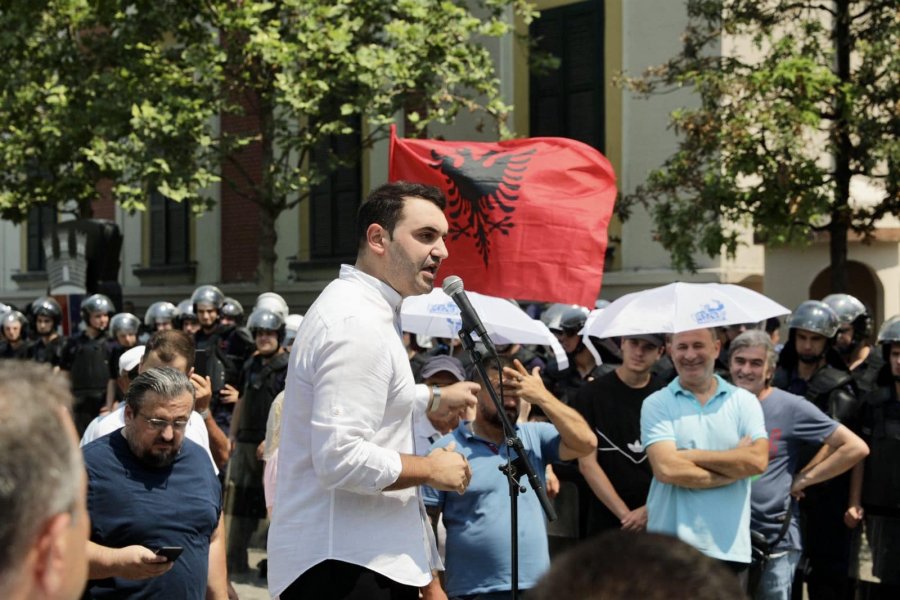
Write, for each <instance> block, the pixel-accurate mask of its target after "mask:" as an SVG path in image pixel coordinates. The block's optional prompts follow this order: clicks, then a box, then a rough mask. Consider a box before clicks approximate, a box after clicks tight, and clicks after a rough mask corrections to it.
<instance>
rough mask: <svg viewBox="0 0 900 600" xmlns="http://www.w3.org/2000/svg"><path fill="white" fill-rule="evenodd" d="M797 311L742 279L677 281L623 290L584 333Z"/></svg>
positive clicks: (660, 329)
mask: <svg viewBox="0 0 900 600" xmlns="http://www.w3.org/2000/svg"><path fill="white" fill-rule="evenodd" d="M790 312H791V311H790V310H788V309H787V308H785V307H784V306H782V305H780V304H778V303H777V302H774V301H773V300H770V299H769V298H767V297H766V296H763V295H762V294H760V293H758V292H754V291H753V290H751V289H748V288H745V287H741V286H739V285H731V284H726V283H683V282H676V283H670V284H669V285H664V286H662V287H658V288H653V289H649V290H644V291H641V292H635V293H633V294H627V295H625V296H622V297H621V298H619V299H618V300H615V301H614V302H613V303H612V304H610V305H609V306H607V307H606V308H605V309H603V310H602V311H601V312H599V313H598V314H595V315H592V316H593V317H594V318H592V319H590V318H589V319H588V321H587V322H586V323H585V327H584V329H583V330H582V333H583V334H587V335H593V336H596V337H600V338H604V337H614V336H627V335H639V334H642V333H678V332H681V331H690V330H692V329H700V328H703V327H724V326H726V325H738V324H741V323H758V322H759V321H763V320H765V319H768V318H770V317H777V316H779V315H786V314H788V313H790Z"/></svg>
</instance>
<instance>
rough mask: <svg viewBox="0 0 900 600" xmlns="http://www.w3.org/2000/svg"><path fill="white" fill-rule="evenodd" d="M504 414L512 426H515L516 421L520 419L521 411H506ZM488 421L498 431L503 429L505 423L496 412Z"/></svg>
mask: <svg viewBox="0 0 900 600" xmlns="http://www.w3.org/2000/svg"><path fill="white" fill-rule="evenodd" d="M503 412H505V413H506V417H507V418H508V419H509V422H510V423H511V424H512V425H515V424H516V421H517V420H518V419H519V409H518V408H510V409H504V410H503ZM487 421H488V423H490V424H491V425H493V426H494V427H496V428H498V429H503V421H502V420H501V419H500V414H499V413H496V412H494V413H491V415H490V416H488V417H487Z"/></svg>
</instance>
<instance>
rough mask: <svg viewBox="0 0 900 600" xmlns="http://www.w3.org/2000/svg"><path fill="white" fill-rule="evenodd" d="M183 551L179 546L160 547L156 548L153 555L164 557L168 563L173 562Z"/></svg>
mask: <svg viewBox="0 0 900 600" xmlns="http://www.w3.org/2000/svg"><path fill="white" fill-rule="evenodd" d="M183 550H184V548H183V547H181V546H162V547H160V548H157V549H156V551H155V553H156V555H157V556H165V557H166V560H167V561H168V562H175V560H176V559H177V558H178V557H179V556H181V552H182V551H183Z"/></svg>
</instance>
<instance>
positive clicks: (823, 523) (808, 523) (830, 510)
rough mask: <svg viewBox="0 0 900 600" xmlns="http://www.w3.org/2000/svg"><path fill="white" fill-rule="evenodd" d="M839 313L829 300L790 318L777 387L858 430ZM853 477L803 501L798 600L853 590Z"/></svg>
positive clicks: (811, 453) (810, 454) (803, 454)
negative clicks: (838, 344)
mask: <svg viewBox="0 0 900 600" xmlns="http://www.w3.org/2000/svg"><path fill="white" fill-rule="evenodd" d="M838 323H839V319H838V316H837V314H835V312H834V311H833V310H832V309H831V308H830V307H829V306H828V305H827V304H825V303H824V302H820V301H818V300H807V301H806V302H803V303H801V304H800V306H798V307H797V309H796V310H795V311H794V312H793V313H792V314H791V316H790V318H789V319H788V322H787V325H788V328H789V329H788V341H787V344H785V346H784V349H783V350H782V351H781V354H780V356H779V358H778V368H777V369H776V371H775V376H774V378H773V381H772V384H773V385H774V386H775V387H778V388H781V389H784V390H786V391H788V392H791V393H793V394H797V395H799V396H804V397H805V398H806V399H807V400H809V401H810V402H812V403H813V404H815V405H816V406H817V407H818V408H819V409H820V410H822V412H824V413H825V414H827V415H828V416H830V417H831V418H832V419H834V420H836V421H838V422H840V423H842V424H844V425H848V426H849V427H850V429H855V427H854V425H853V418H854V417H855V416H856V413H857V411H858V405H857V401H856V388H855V384H854V382H853V378H852V377H851V375H850V373H849V372H848V371H847V367H846V363H845V362H844V361H843V359H841V357H840V355H839V354H838V352H837V351H836V349H835V348H834V344H835V336H836V335H837V331H838ZM819 450H820V448H818V447H813V446H809V447H807V448H804V449H803V450H801V451H800V452H799V453H798V454H799V456H800V459H799V462H798V464H801V465H804V466H805V465H807V464H809V463H810V462H811V461H813V460H814V458H815V456H816V452H817V451H819ZM849 485H850V481H849V474H846V473H845V474H844V475H840V476H838V477H835V478H834V479H831V480H829V481H826V482H824V483H821V484H819V485H817V486H814V487H812V488H809V489H808V490H806V491H805V494H806V496H805V497H804V499H803V500H802V501H801V503H800V509H801V511H802V514H803V516H804V517H805V518H804V519H803V521H802V527H801V535H802V536H803V549H804V550H803V558H801V561H800V566H799V567H798V570H797V574H798V575H797V579H795V582H794V588H793V592H794V594H795V596H794V597H800V596H799V595H800V594H802V593H803V585H802V581H803V580H804V579H805V581H806V584H807V590H808V594H809V598H810V599H811V600H818V599H821V598H835V599H838V598H840V599H843V598H844V597H845V595H846V594H847V591H848V589H849V580H848V577H847V573H848V570H849V563H850V547H851V535H850V532H849V530H848V529H847V528H846V527H844V525H843V522H842V521H843V515H844V511H845V510H846V507H847V501H848V498H849Z"/></svg>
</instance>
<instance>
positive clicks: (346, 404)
mask: <svg viewBox="0 0 900 600" xmlns="http://www.w3.org/2000/svg"><path fill="white" fill-rule="evenodd" d="M379 340H380V338H379V334H378V331H377V330H376V329H375V328H373V327H367V326H366V324H365V323H363V322H362V321H361V320H360V319H357V318H350V319H347V320H346V321H343V322H341V323H338V324H336V325H335V326H334V327H331V328H329V331H328V333H327V335H326V336H325V337H324V339H323V340H322V342H321V344H322V345H321V348H320V350H319V352H318V353H317V356H318V360H317V364H316V365H315V366H314V376H313V382H312V384H313V393H312V402H313V406H312V420H311V425H312V428H311V435H312V440H311V448H312V462H313V468H314V469H315V473H316V476H317V477H318V478H319V481H320V482H321V484H322V486H323V487H325V488H327V489H335V488H340V489H342V490H346V491H350V492H355V493H358V494H377V493H379V492H381V491H382V490H384V489H385V488H386V487H388V486H389V485H391V484H392V483H394V482H395V481H397V479H398V478H399V477H400V471H401V468H402V466H401V462H400V454H399V452H397V451H396V450H392V449H388V448H383V447H381V446H378V445H377V444H376V443H374V442H373V441H372V438H373V437H374V436H375V434H376V432H377V431H378V430H379V429H380V428H381V426H382V422H383V420H384V413H385V407H386V404H387V402H388V396H389V394H390V391H391V381H392V374H393V372H394V366H393V364H392V358H391V356H390V353H388V352H384V350H383V348H382V347H381V345H380V343H379ZM348 367H349V368H348Z"/></svg>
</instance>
